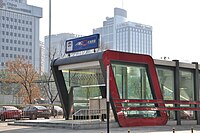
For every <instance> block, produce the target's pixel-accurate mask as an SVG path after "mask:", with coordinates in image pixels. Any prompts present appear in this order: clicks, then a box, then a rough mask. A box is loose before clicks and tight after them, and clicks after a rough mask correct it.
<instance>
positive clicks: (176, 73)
mask: <svg viewBox="0 0 200 133" xmlns="http://www.w3.org/2000/svg"><path fill="white" fill-rule="evenodd" d="M173 61H174V62H175V63H176V66H175V71H174V98H175V100H178V101H179V100H180V81H179V80H180V74H179V60H173ZM175 107H177V108H180V104H175ZM175 118H176V120H177V125H181V113H180V111H175Z"/></svg>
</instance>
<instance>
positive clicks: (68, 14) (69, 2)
mask: <svg viewBox="0 0 200 133" xmlns="http://www.w3.org/2000/svg"><path fill="white" fill-rule="evenodd" d="M51 1H52V34H59V33H74V34H81V35H90V34H92V29H93V28H97V27H102V25H103V21H104V20H105V18H106V17H113V14H114V8H115V7H120V8H122V7H123V8H124V9H125V10H127V13H128V20H129V21H133V22H137V23H142V24H146V25H151V26H152V27H153V58H154V59H160V58H161V57H164V56H166V57H169V58H170V59H171V60H172V59H179V60H181V61H189V62H194V61H198V62H199V63H200V15H199V14H200V0H123V2H122V0H51ZM27 2H28V4H29V5H35V6H39V7H42V8H43V18H42V19H41V20H40V40H41V41H44V36H47V35H48V34H49V30H48V27H49V25H48V21H49V14H48V13H49V8H48V6H49V0H27Z"/></svg>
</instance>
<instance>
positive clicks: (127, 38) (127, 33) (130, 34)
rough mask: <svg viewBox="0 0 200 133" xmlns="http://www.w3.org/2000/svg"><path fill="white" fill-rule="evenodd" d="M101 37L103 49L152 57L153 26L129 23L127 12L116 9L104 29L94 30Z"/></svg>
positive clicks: (105, 23) (104, 24) (105, 22)
mask: <svg viewBox="0 0 200 133" xmlns="http://www.w3.org/2000/svg"><path fill="white" fill-rule="evenodd" d="M93 33H94V34H96V33H99V34H100V35H101V47H102V48H103V49H112V50H117V51H124V52H131V53H141V54H148V55H152V26H148V25H144V24H140V23H135V22H130V21H127V11H126V10H124V9H120V8H115V9H114V17H111V18H110V17H106V21H104V22H103V27H100V28H96V29H93Z"/></svg>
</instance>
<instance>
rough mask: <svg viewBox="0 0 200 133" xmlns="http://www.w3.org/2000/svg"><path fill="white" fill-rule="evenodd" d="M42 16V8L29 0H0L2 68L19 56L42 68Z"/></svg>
mask: <svg viewBox="0 0 200 133" xmlns="http://www.w3.org/2000/svg"><path fill="white" fill-rule="evenodd" d="M41 17H42V8H40V7H36V6H32V5H28V4H27V0H0V54H1V55H0V69H4V68H5V66H6V62H7V61H9V60H14V59H16V58H18V57H19V58H25V59H27V60H29V61H30V62H31V63H32V64H33V66H34V67H35V69H36V70H38V71H39V70H40V50H39V49H40V46H39V44H40V42H39V19H40V18H41Z"/></svg>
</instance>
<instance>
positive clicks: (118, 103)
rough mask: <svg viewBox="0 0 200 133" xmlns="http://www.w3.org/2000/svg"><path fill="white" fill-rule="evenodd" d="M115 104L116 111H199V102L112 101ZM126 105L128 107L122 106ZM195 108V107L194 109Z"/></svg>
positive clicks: (157, 100) (156, 100)
mask: <svg viewBox="0 0 200 133" xmlns="http://www.w3.org/2000/svg"><path fill="white" fill-rule="evenodd" d="M113 101H114V103H115V105H116V106H115V107H116V109H117V110H122V111H130V110H148V111H167V110H173V111H181V110H193V111H200V107H197V106H198V105H200V101H183V100H160V99H154V100H147V99H113ZM122 104H128V105H122ZM131 104H142V105H138V106H137V105H135V106H134V105H131ZM143 104H163V106H151V105H149V106H148V105H147V106H145V105H143ZM164 104H174V105H178V107H177V106H175V107H174V106H164ZM180 105H190V106H180ZM194 106H196V107H194Z"/></svg>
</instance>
